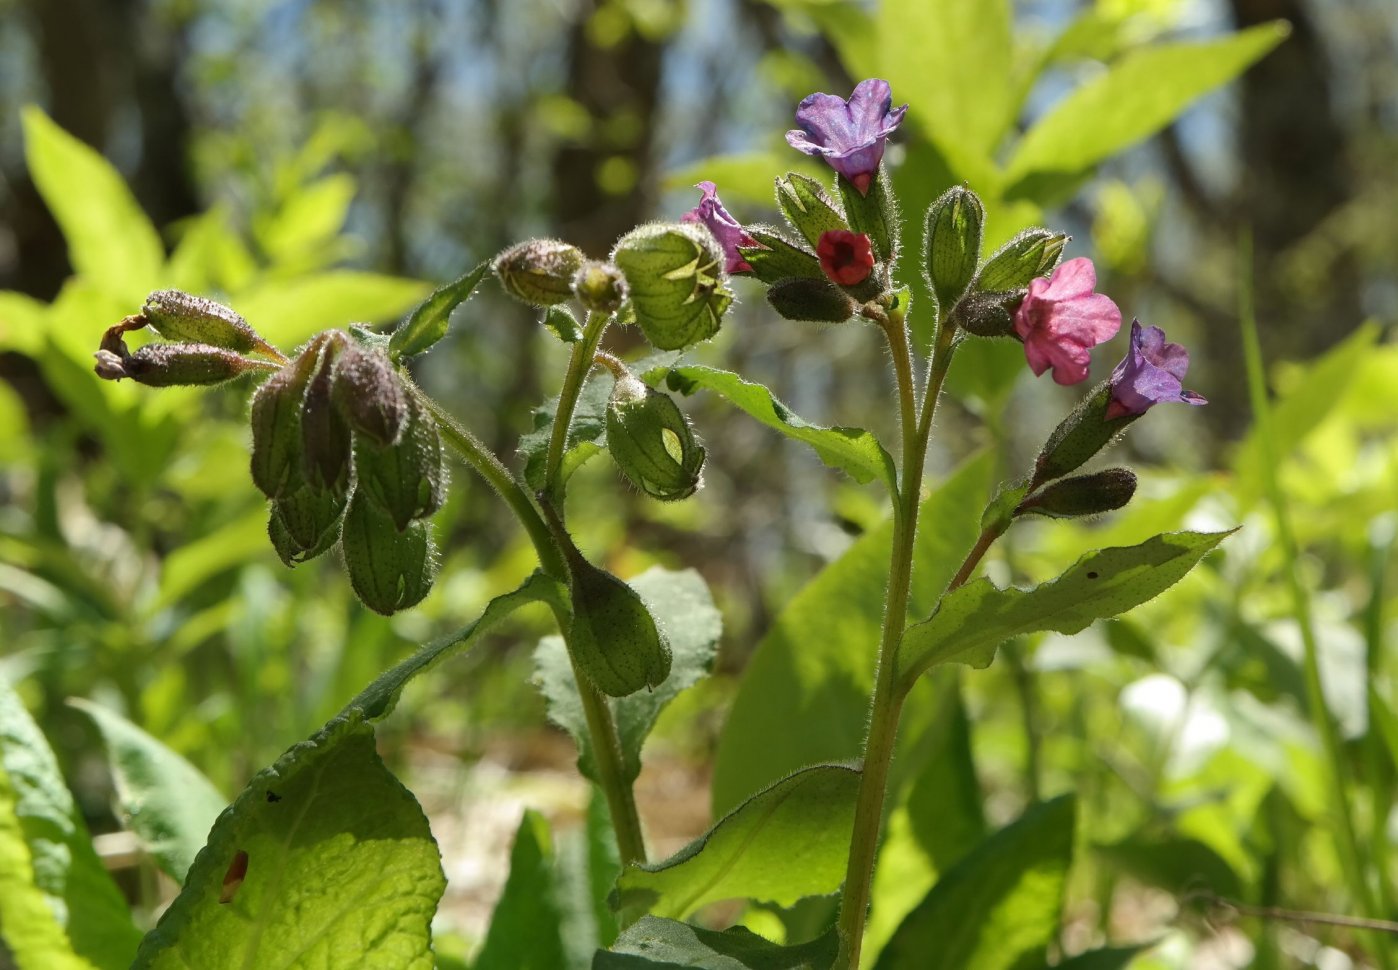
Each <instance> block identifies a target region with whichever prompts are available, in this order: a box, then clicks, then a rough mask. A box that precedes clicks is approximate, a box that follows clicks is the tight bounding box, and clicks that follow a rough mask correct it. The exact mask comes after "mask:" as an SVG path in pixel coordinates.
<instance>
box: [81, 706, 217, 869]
mask: <svg viewBox="0 0 1398 970" xmlns="http://www.w3.org/2000/svg"><path fill="white" fill-rule="evenodd" d="M68 703H69V704H70V705H71V706H73V707H75V708H77V709H78V710H80V711H82V712H83V713H84V714H86V715H87V716H88V717H90V718H91V719H92V723H93V724H95V725H96V726H97V730H98V731H99V732H101V734H102V740H103V741H104V742H106V745H107V755H108V758H109V760H110V762H111V766H112V776H113V780H114V781H115V783H116V794H117V803H118V804H119V805H120V806H121V811H122V814H123V815H124V816H125V819H126V823H127V825H128V827H129V828H130V829H131V831H133V832H135V833H136V835H137V836H139V837H140V839H141V843H142V845H144V846H145V849H146V851H147V852H149V853H150V854H151V855H152V856H154V857H155V861H156V863H157V864H158V865H159V866H160V868H161V869H162V870H163V871H164V872H165V873H166V874H167V875H169V876H170V878H172V879H174V880H175V882H177V883H183V882H184V877H185V873H187V872H188V871H189V867H190V864H191V863H193V862H194V857H195V856H196V855H198V854H199V850H200V849H201V848H203V847H204V840H205V839H206V838H207V837H208V835H209V828H210V827H211V826H212V825H213V823H214V819H215V818H217V817H218V814H219V812H221V811H223V809H224V807H225V806H227V804H228V799H226V798H224V797H223V795H221V794H220V793H219V791H218V789H216V788H215V787H214V786H213V784H212V783H211V782H210V781H209V779H208V778H206V777H204V774H203V773H202V772H201V771H199V769H198V768H195V767H194V766H193V765H192V764H190V763H189V762H188V761H186V760H185V759H184V758H182V757H180V756H179V755H178V754H177V753H175V752H174V751H172V750H170V749H169V748H168V747H166V746H165V745H164V744H162V743H160V742H159V741H157V740H156V739H155V738H153V737H151V736H150V735H149V734H147V733H146V732H145V731H142V730H141V729H140V728H138V727H137V726H136V725H134V724H132V723H131V722H130V721H128V720H126V718H124V717H122V716H121V715H119V714H116V713H114V712H112V711H109V710H107V709H106V708H105V707H101V706H99V705H97V704H93V703H91V702H89V701H85V700H81V699H77V698H74V699H72V700H70V701H69V702H68Z"/></svg>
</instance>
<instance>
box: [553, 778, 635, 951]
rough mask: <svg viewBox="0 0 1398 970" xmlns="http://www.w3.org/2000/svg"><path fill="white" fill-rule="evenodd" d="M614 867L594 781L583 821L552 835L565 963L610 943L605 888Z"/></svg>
mask: <svg viewBox="0 0 1398 970" xmlns="http://www.w3.org/2000/svg"><path fill="white" fill-rule="evenodd" d="M620 872H621V860H620V858H619V856H618V852H617V846H616V835H615V834H614V833H613V831H612V817H611V814H610V813H609V812H608V811H607V799H606V796H605V795H603V794H602V790H601V789H600V788H598V787H597V786H595V785H594V786H593V787H592V797H591V799H590V800H589V801H588V805H587V818H586V820H585V823H584V824H583V825H582V826H581V827H579V828H577V829H575V830H573V831H572V832H566V833H562V834H560V835H559V837H558V864H557V869H556V877H555V878H556V886H557V899H558V902H559V907H560V909H561V910H562V914H563V917H562V919H563V924H562V933H563V945H564V948H565V949H566V950H567V953H568V959H569V962H570V963H573V964H576V965H577V966H580V967H587V966H590V965H591V963H592V955H593V953H594V952H596V950H597V948H598V947H606V946H611V945H612V943H613V942H614V941H615V940H616V937H617V921H616V915H615V914H614V913H612V910H611V907H610V906H608V905H607V894H608V893H609V892H611V889H612V885H613V884H614V883H615V882H616V877H617V874H618V873H620Z"/></svg>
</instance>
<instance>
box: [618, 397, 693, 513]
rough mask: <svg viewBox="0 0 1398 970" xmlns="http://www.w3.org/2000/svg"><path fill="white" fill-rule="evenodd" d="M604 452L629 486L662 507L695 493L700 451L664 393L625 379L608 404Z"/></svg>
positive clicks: (679, 412)
mask: <svg viewBox="0 0 1398 970" xmlns="http://www.w3.org/2000/svg"><path fill="white" fill-rule="evenodd" d="M607 450H608V451H610V452H611V455H612V460H613V461H615V462H616V464H617V467H618V468H620V469H621V471H622V473H623V474H625V475H626V477H627V479H628V480H629V481H630V482H631V484H633V485H635V486H636V487H637V488H639V489H640V490H641V491H643V492H645V493H646V494H647V495H649V496H650V497H651V498H656V499H660V500H661V501H664V502H670V501H675V500H678V499H683V498H688V497H689V496H691V495H693V494H694V493H695V491H697V490H698V488H699V485H700V483H701V481H702V473H703V468H704V449H703V448H701V447H700V446H699V443H698V442H697V441H696V440H695V437H694V432H693V431H692V430H691V429H690V427H689V422H688V421H687V420H686V419H685V416H684V414H683V413H682V412H681V411H680V409H679V407H678V406H676V404H675V402H674V401H673V400H672V399H671V398H670V396H669V395H668V394H665V393H663V392H661V391H656V390H652V389H651V388H649V387H647V386H646V385H645V384H643V383H641V381H639V380H637V379H636V378H634V377H631V376H629V375H628V376H625V377H623V378H621V379H620V380H618V381H617V382H616V386H615V388H614V389H613V391H612V399H611V401H610V402H609V403H608V405H607Z"/></svg>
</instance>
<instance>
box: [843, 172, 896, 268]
mask: <svg viewBox="0 0 1398 970" xmlns="http://www.w3.org/2000/svg"><path fill="white" fill-rule="evenodd" d="M836 182H837V184H838V185H839V188H840V198H841V199H842V200H843V201H844V203H845V218H846V219H847V220H848V221H849V227H850V229H852V230H854V231H855V232H862V233H864V234H865V235H866V236H868V237H869V241H870V242H871V243H872V244H873V247H874V255H875V256H876V257H878V260H879V262H881V263H888V262H892V260H893V257H894V256H895V255H896V254H897V252H898V205H897V203H896V202H895V201H894V197H893V187H892V186H891V185H890V184H889V180H888V169H887V166H884V165H880V166H879V170H878V172H876V173H875V174H874V176H873V178H872V179H871V180H870V182H869V189H868V192H861V191H860V190H859V188H858V186H856V185H855V184H854V183H853V182H851V181H850V180H849V179H847V178H845V177H844V176H843V175H841V176H839V177H838V178H837V179H836Z"/></svg>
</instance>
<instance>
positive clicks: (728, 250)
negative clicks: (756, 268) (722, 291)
mask: <svg viewBox="0 0 1398 970" xmlns="http://www.w3.org/2000/svg"><path fill="white" fill-rule="evenodd" d="M694 187H695V188H696V189H698V190H700V191H701V192H703V193H704V197H703V198H702V199H700V200H699V204H698V205H696V206H695V207H694V208H693V209H690V210H689V211H688V212H686V213H685V214H684V215H682V216H680V221H681V222H697V223H699V224H700V225H702V226H704V227H705V228H706V229H708V230H709V232H711V233H713V235H714V239H716V240H718V245H719V247H720V248H721V249H722V250H723V255H724V263H725V265H724V267H723V268H724V269H725V270H727V271H728V272H730V273H750V272H752V266H751V265H749V264H748V261H747V260H745V259H743V255H742V253H740V252H738V247H739V246H756V245H758V242H757V240H756V239H754V238H752V237H751V236H749V235H748V234H747V232H746V231H744V229H743V226H742V223H740V222H738V220H737V219H734V218H733V215H732V214H731V213H730V212H729V211H728V210H727V209H725V208H724V207H723V203H722V202H720V201H719V199H718V191H717V189H716V187H715V186H714V183H712V182H708V181H705V182H700V183H699V184H698V185H696V186H694Z"/></svg>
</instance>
